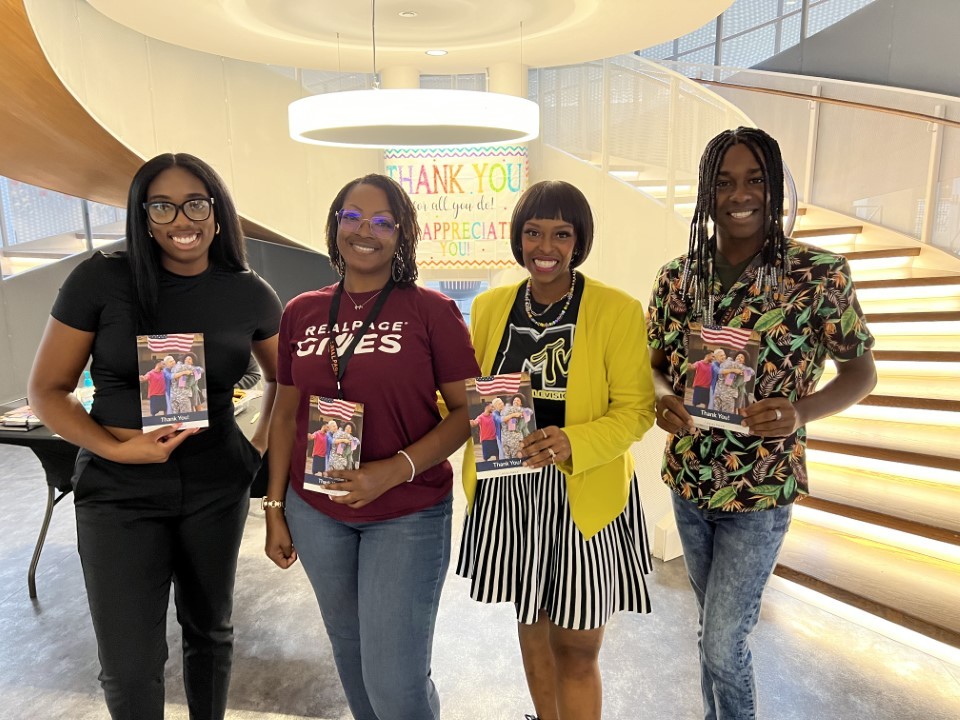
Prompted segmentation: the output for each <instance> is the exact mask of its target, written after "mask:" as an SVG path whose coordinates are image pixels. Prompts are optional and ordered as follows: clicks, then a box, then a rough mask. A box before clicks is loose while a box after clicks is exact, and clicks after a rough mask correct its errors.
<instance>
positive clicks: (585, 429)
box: [457, 181, 655, 720]
mask: <svg viewBox="0 0 960 720" xmlns="http://www.w3.org/2000/svg"><path fill="white" fill-rule="evenodd" d="M592 245H593V216H592V213H591V211H590V206H589V204H588V203H587V200H586V198H585V197H584V196H583V193H581V192H580V191H579V190H578V189H577V188H575V187H574V186H573V185H570V184H569V183H565V182H559V181H555V182H541V183H537V184H536V185H533V186H532V187H531V188H530V189H529V190H527V192H526V193H524V195H523V196H522V197H521V198H520V201H519V203H518V204H517V207H516V208H515V209H514V212H513V218H512V227H511V247H512V249H513V254H514V257H515V258H516V259H517V262H518V263H520V264H521V265H523V267H524V268H526V270H527V271H528V272H529V273H530V277H529V278H528V279H527V280H525V281H524V282H523V283H522V284H521V285H519V286H509V287H499V288H495V289H493V290H489V291H487V292H485V293H483V294H481V295H480V296H479V297H477V299H476V300H475V301H474V304H473V308H472V310H471V332H472V335H473V343H474V348H475V349H476V353H477V360H478V362H479V363H480V368H481V371H482V372H483V374H484V375H498V374H502V373H510V372H518V371H521V370H525V371H527V372H529V373H530V376H531V385H532V388H533V405H534V409H535V411H536V420H537V423H536V424H537V427H538V429H537V430H535V431H534V432H533V433H531V434H530V435H528V436H527V437H526V438H525V439H524V442H523V455H524V457H525V464H526V465H527V466H528V467H529V468H533V469H538V470H539V472H536V473H533V474H529V473H528V474H517V475H513V476H509V477H500V478H491V479H481V480H479V481H478V480H477V477H476V469H475V466H474V463H473V452H472V448H468V451H467V452H466V453H465V460H464V465H463V481H464V488H465V490H466V494H467V509H468V514H467V518H466V521H465V523H464V536H463V542H462V544H461V549H460V557H459V561H458V565H457V573H458V574H459V575H462V576H463V577H467V578H470V579H471V580H472V584H471V596H472V597H473V598H474V599H475V600H478V601H480V602H512V603H514V604H515V605H516V608H517V620H518V629H519V637H520V650H521V654H522V656H523V664H524V670H525V671H526V676H527V685H528V687H529V689H530V695H531V697H532V699H533V703H534V706H535V708H536V712H537V715H536V716H530V715H528V716H527V718H534V717H536V718H540V720H556V718H558V717H563V718H564V719H565V720H567V719H571V718H576V719H577V720H579V719H581V718H582V719H584V720H587V719H589V720H599V718H600V708H601V684H600V671H599V665H598V662H597V657H598V655H599V652H600V645H601V642H602V640H603V628H604V625H605V624H606V622H607V619H608V618H609V617H610V615H611V614H612V613H613V612H615V611H617V610H627V611H633V612H641V613H645V612H649V610H650V605H649V601H648V598H647V591H646V585H645V583H644V578H643V576H644V574H646V573H647V572H649V569H650V556H649V551H648V548H647V535H646V527H645V524H644V517H643V510H642V508H641V506H640V498H639V494H638V488H637V483H636V478H635V476H634V474H633V460H632V458H631V456H630V446H631V445H632V444H633V443H634V442H636V441H637V440H639V439H640V438H641V437H642V436H643V434H644V432H646V430H647V429H648V428H649V427H650V426H651V425H653V422H654V419H655V418H654V391H653V382H652V379H651V374H650V370H649V368H648V367H647V363H648V350H647V341H646V330H645V326H644V311H643V305H642V304H641V303H640V302H639V301H637V300H636V299H634V298H632V297H630V296H629V295H627V294H626V293H624V292H621V291H620V290H616V289H614V288H611V287H607V286H605V285H603V284H601V283H599V282H596V281H594V280H591V279H589V278H587V277H585V276H584V275H582V274H581V273H579V272H577V271H576V270H575V269H574V268H576V267H577V266H578V265H580V264H581V263H582V262H583V261H584V260H586V258H587V255H588V254H589V252H590V248H591V246H592Z"/></svg>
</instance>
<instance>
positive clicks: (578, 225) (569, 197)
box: [510, 180, 593, 268]
mask: <svg viewBox="0 0 960 720" xmlns="http://www.w3.org/2000/svg"><path fill="white" fill-rule="evenodd" d="M537 218H539V219H541V220H563V221H564V222H568V223H570V224H571V225H573V231H574V232H575V233H576V234H577V244H576V246H575V247H574V248H573V257H572V258H571V259H570V267H571V268H575V267H577V266H578V265H580V264H581V263H582V262H583V261H584V260H586V259H587V256H588V255H589V254H590V249H591V248H592V247H593V212H592V211H591V210H590V203H588V202H587V198H586V197H584V195H583V193H582V192H580V190H579V189H578V188H577V187H575V186H574V185H571V184H570V183H568V182H564V181H563V180H543V181H541V182H538V183H535V184H533V185H531V186H530V187H529V188H527V191H526V192H525V193H524V194H523V195H521V196H520V199H519V200H518V201H517V205H516V207H515V208H514V209H513V217H511V218H510V249H511V250H513V257H514V258H516V261H517V262H518V263H520V264H521V265H523V226H524V223H526V222H527V221H528V220H536V219H537Z"/></svg>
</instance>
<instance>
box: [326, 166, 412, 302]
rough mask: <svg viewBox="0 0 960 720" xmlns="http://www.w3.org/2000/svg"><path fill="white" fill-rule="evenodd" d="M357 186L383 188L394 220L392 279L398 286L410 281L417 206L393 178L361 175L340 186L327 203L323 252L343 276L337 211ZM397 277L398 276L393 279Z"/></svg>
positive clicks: (343, 269)
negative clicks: (395, 242) (325, 249)
mask: <svg viewBox="0 0 960 720" xmlns="http://www.w3.org/2000/svg"><path fill="white" fill-rule="evenodd" d="M357 185H373V186H374V187H378V188H380V189H381V190H383V192H384V193H386V195H387V202H389V203H390V212H391V213H393V217H394V219H395V220H396V221H397V225H398V226H399V227H398V228H397V232H398V234H397V251H396V253H395V254H394V256H393V278H394V280H396V282H397V284H398V285H403V284H408V283H412V282H414V281H415V280H416V279H417V276H418V272H417V244H418V243H419V242H420V223H418V222H417V209H416V208H415V207H414V206H413V201H411V200H410V196H409V195H407V193H406V192H404V190H403V188H402V187H400V184H399V183H398V182H397V181H396V180H394V179H393V178H389V177H387V176H386V175H379V174H376V173H373V174H370V175H364V176H363V177H361V178H356V179H354V180H351V181H350V182H348V183H347V184H346V185H344V186H343V187H342V188H341V189H340V192H339V193H337V196H336V197H335V198H334V199H333V202H332V203H331V204H330V211H329V212H328V213H327V254H328V255H329V256H330V265H332V266H333V269H334V270H336V271H337V272H338V273H339V274H340V277H343V274H344V272H345V271H346V267H345V266H344V262H343V258H342V257H341V256H340V250H339V248H337V213H338V212H339V211H340V210H342V209H343V201H344V200H345V199H346V197H347V193H349V192H350V191H351V190H353V188H355V187H356V186H357ZM397 278H399V279H397Z"/></svg>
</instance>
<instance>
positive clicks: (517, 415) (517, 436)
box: [466, 372, 539, 478]
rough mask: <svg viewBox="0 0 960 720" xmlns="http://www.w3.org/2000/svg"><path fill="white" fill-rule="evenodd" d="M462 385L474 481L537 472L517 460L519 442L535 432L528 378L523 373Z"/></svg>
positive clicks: (470, 381) (534, 418)
mask: <svg viewBox="0 0 960 720" xmlns="http://www.w3.org/2000/svg"><path fill="white" fill-rule="evenodd" d="M466 385H467V408H468V410H469V416H470V433H471V435H472V436H473V453H474V461H475V462H476V465H477V477H478V478H488V477H500V476H503V475H515V474H517V473H525V472H539V471H538V470H527V469H526V468H524V467H523V466H522V462H523V459H522V458H521V457H520V456H519V453H520V443H521V442H522V441H523V438H524V437H526V436H527V435H529V434H530V433H532V432H534V431H535V430H536V429H537V420H536V417H535V414H534V411H533V401H532V399H531V398H532V393H531V392H530V376H529V375H528V374H527V373H525V372H524V373H509V374H506V375H492V376H487V377H478V378H469V379H468V380H467V381H466Z"/></svg>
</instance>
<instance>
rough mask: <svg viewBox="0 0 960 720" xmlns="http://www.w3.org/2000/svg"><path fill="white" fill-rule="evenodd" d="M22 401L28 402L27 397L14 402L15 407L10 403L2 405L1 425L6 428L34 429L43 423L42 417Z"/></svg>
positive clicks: (0, 409) (0, 407) (0, 408)
mask: <svg viewBox="0 0 960 720" xmlns="http://www.w3.org/2000/svg"><path fill="white" fill-rule="evenodd" d="M20 403H26V398H23V399H22V400H18V401H17V402H16V403H12V405H14V407H11V406H10V405H5V406H0V412H2V414H0V426H2V427H3V429H4V430H33V429H34V428H36V427H40V426H41V425H43V423H42V422H41V421H40V418H38V417H37V416H36V415H34V414H33V410H32V409H31V408H30V406H29V405H26V404H20Z"/></svg>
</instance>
